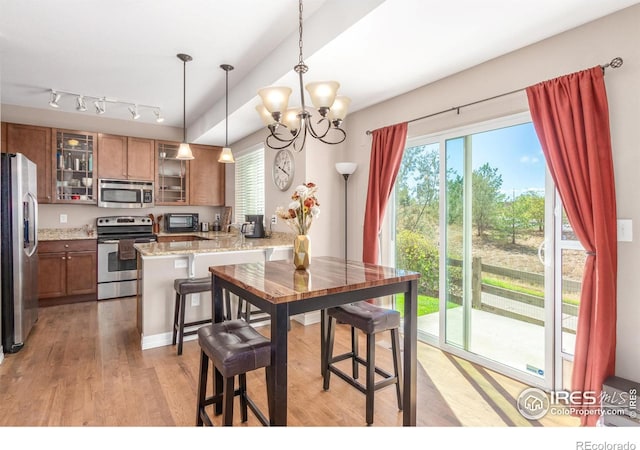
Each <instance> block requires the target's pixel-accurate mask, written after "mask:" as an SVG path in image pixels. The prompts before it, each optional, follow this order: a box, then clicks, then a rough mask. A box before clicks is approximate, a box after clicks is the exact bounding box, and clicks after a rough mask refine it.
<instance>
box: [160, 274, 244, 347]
mask: <svg viewBox="0 0 640 450" xmlns="http://www.w3.org/2000/svg"><path fill="white" fill-rule="evenodd" d="M173 288H174V289H175V291H176V302H175V306H174V311H173V336H172V339H171V344H172V345H176V341H177V342H178V355H182V343H183V342H184V337H185V336H190V335H192V334H196V333H197V332H198V330H189V331H184V329H185V328H189V327H193V326H196V325H204V324H206V323H210V322H211V318H208V319H203V320H198V321H195V322H188V323H185V322H184V315H185V309H186V303H187V295H189V294H197V293H200V292H211V277H202V278H178V279H176V280H174V281H173ZM223 292H224V296H225V307H226V311H225V317H226V319H227V320H231V297H230V295H229V291H227V290H226V289H225V290H224V291H223Z"/></svg>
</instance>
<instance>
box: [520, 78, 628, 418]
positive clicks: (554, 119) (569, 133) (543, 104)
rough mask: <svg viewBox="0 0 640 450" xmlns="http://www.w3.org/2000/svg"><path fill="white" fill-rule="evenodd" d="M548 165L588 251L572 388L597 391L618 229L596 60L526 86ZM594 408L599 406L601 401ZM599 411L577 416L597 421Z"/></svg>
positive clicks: (605, 355)
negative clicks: (588, 66) (592, 64)
mask: <svg viewBox="0 0 640 450" xmlns="http://www.w3.org/2000/svg"><path fill="white" fill-rule="evenodd" d="M527 97H528V99H529V107H530V109H531V115H532V117H533V124H534V126H535V129H536V132H537V134H538V138H539V139H540V143H541V144H542V149H543V151H544V154H545V157H546V160H547V165H548V166H549V170H550V171H551V175H552V177H553V180H554V181H555V183H556V186H557V188H558V191H559V193H560V198H561V199H562V202H563V204H564V207H565V210H566V213H567V217H568V219H569V223H570V224H571V226H572V227H573V230H574V232H575V234H576V236H577V237H578V239H579V240H580V242H581V243H582V245H583V246H584V248H585V249H586V251H587V255H588V256H587V261H586V266H585V270H584V276H583V280H582V294H581V296H580V307H579V311H578V328H577V335H576V348H575V357H574V364H573V378H572V390H573V391H574V392H583V393H584V392H586V391H595V392H597V393H598V398H599V395H600V391H601V388H602V383H603V381H604V380H605V379H606V378H607V377H608V376H609V375H613V374H614V371H615V353H616V289H617V279H616V277H617V228H616V195H615V184H614V174H613V161H612V156H611V137H610V131H609V110H608V104H607V95H606V89H605V84H604V74H603V70H602V68H601V67H600V66H597V67H594V68H592V69H590V70H585V71H582V72H578V73H574V74H570V75H567V76H564V77H560V78H556V79H554V80H550V81H546V82H543V83H540V84H537V85H535V86H531V87H529V88H527ZM598 406H599V405H598ZM597 419H598V416H597V415H581V421H582V424H583V425H595V423H596V421H597Z"/></svg>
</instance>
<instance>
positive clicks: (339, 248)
mask: <svg viewBox="0 0 640 450" xmlns="http://www.w3.org/2000/svg"><path fill="white" fill-rule="evenodd" d="M266 134H267V131H266V130H260V131H258V132H256V133H253V134H252V135H250V136H248V137H246V138H245V139H242V140H240V141H239V142H236V143H234V144H233V151H234V154H241V153H242V152H243V151H246V150H248V149H251V148H255V147H256V146H258V145H264V139H265V137H266ZM343 145H344V144H339V145H336V146H328V145H324V144H319V143H318V142H315V141H313V140H312V139H310V140H309V141H308V142H307V148H306V149H305V150H304V151H302V152H300V153H296V152H293V153H294V159H295V164H296V172H295V176H294V181H293V184H292V185H291V188H290V189H289V190H288V191H286V192H282V191H280V190H279V189H277V188H276V187H275V186H274V184H273V181H272V179H271V167H272V164H273V159H274V157H275V154H276V150H272V149H270V148H268V147H267V148H266V149H265V158H264V161H265V174H264V179H265V213H264V215H265V222H268V220H269V219H270V217H271V216H272V215H273V214H275V211H276V208H277V207H278V206H287V205H288V204H289V203H290V202H291V194H292V192H293V190H294V189H295V187H296V186H298V185H300V184H302V183H306V182H310V181H311V182H314V183H316V184H317V185H318V201H319V202H320V216H319V218H318V219H317V220H316V221H315V222H314V223H313V226H312V227H311V232H310V233H309V237H310V240H311V254H312V255H315V256H340V255H342V254H343V248H344V247H343V242H344V240H343V235H344V231H343V230H344V225H343V217H344V216H343V208H344V205H343V201H344V199H343V195H344V191H343V190H342V188H343V185H344V180H343V178H342V176H341V175H339V174H338V172H336V170H335V166H334V164H335V163H336V162H338V161H340V160H341V159H340V157H341V155H342V154H343ZM226 170H227V172H226V174H225V179H226V191H225V192H226V202H225V203H226V204H227V205H234V203H235V201H234V196H233V193H234V182H235V176H234V166H233V165H231V164H230V165H228V166H227V169H226ZM273 230H274V231H283V232H290V229H289V228H288V227H287V225H286V224H285V223H283V221H282V220H279V221H278V224H277V225H275V226H274V228H273Z"/></svg>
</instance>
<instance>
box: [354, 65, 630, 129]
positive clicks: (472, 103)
mask: <svg viewBox="0 0 640 450" xmlns="http://www.w3.org/2000/svg"><path fill="white" fill-rule="evenodd" d="M622 63H623V61H622V58H620V57H619V56H618V57H615V58H613V59H612V60H611V62H608V63H606V64H602V65H600V67H601V68H602V72H604V71H605V69H606V68H607V67H611V68H612V69H617V68H618V67H620V66H622ZM525 89H526V88H520V89H516V90H514V91H509V92H505V93H504V94H498V95H494V96H493V97H487V98H483V99H482V100H476V101H475V102H471V103H465V104H464V105H460V106H454V107H453V108H449V109H443V110H442V111H438V112H435V113H432V114H427V115H426V116H421V117H416V118H415V119H411V120H407V123H411V122H417V121H418V120H423V119H428V118H430V117H434V116H438V115H440V114H444V113H448V112H451V111H456V112H457V113H458V114H460V109H461V108H466V107H467V106H473V105H477V104H478V103H483V102H486V101H489V100H495V99H497V98H500V97H506V96H507V95H511V94H515V93H517V92H521V91H524V90H525ZM371 133H372V131H371V130H367V131H366V134H367V135H370V134H371Z"/></svg>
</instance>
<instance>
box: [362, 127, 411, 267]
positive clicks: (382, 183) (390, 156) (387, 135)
mask: <svg viewBox="0 0 640 450" xmlns="http://www.w3.org/2000/svg"><path fill="white" fill-rule="evenodd" d="M406 142H407V123H406V122H404V123H399V124H397V125H391V126H388V127H384V128H380V129H378V130H375V131H373V139H372V143H371V163H370V164H369V189H368V191H367V203H366V205H365V210H364V236H363V242H362V261H363V262H366V263H373V264H377V263H378V254H379V244H378V234H379V233H380V223H381V221H382V218H383V217H384V213H385V211H386V209H387V203H388V201H389V195H391V190H392V189H393V185H394V183H395V182H396V177H397V176H398V171H399V170H400V163H401V162H402V154H403V153H404V146H405V144H406Z"/></svg>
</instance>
